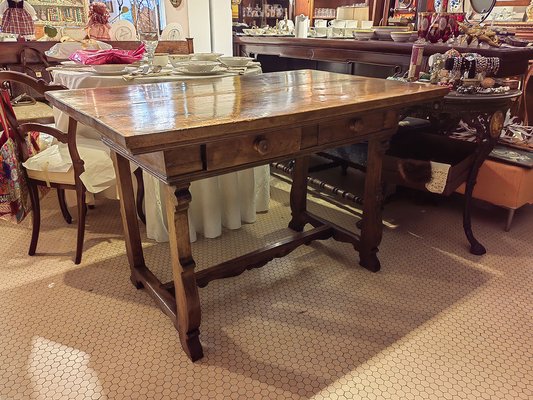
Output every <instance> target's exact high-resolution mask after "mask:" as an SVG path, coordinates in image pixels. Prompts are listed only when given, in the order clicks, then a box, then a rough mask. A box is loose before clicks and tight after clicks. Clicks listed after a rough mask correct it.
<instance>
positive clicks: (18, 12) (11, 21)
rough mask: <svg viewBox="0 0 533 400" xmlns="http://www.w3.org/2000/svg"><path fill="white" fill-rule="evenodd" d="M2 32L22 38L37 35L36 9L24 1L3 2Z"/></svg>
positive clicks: (0, 7) (0, 14) (0, 10)
mask: <svg viewBox="0 0 533 400" xmlns="http://www.w3.org/2000/svg"><path fill="white" fill-rule="evenodd" d="M0 16H2V25H1V27H2V32H5V33H15V34H18V35H21V36H31V35H35V26H34V25H33V20H34V19H37V16H36V12H35V9H34V8H33V7H32V5H31V4H30V3H28V2H27V1H24V0H3V1H2V2H1V3H0Z"/></svg>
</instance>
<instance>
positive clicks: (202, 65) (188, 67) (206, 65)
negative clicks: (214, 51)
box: [179, 61, 220, 73]
mask: <svg viewBox="0 0 533 400" xmlns="http://www.w3.org/2000/svg"><path fill="white" fill-rule="evenodd" d="M219 65H220V63H219V62H217V61H189V62H185V63H182V64H180V66H179V67H180V68H181V69H183V70H185V71H187V72H192V73H202V72H211V71H212V70H214V69H215V67H218V66H219Z"/></svg>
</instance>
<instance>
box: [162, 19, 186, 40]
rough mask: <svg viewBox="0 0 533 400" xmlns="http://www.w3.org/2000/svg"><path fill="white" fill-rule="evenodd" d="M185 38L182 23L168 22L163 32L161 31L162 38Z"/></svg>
mask: <svg viewBox="0 0 533 400" xmlns="http://www.w3.org/2000/svg"><path fill="white" fill-rule="evenodd" d="M182 39H184V35H183V27H182V26H181V24H178V23H176V22H173V23H171V24H167V26H165V29H163V32H161V40H182Z"/></svg>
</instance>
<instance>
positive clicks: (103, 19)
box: [87, 3, 111, 40]
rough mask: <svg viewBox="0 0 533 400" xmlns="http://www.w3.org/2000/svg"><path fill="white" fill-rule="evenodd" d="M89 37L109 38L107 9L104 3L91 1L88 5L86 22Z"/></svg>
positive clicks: (109, 27)
mask: <svg viewBox="0 0 533 400" xmlns="http://www.w3.org/2000/svg"><path fill="white" fill-rule="evenodd" d="M87 29H88V31H89V38H91V39H97V40H110V39H111V38H110V36H109V29H111V25H109V11H108V10H107V7H106V5H105V4H104V3H92V4H91V5H90V6H89V21H88V22H87Z"/></svg>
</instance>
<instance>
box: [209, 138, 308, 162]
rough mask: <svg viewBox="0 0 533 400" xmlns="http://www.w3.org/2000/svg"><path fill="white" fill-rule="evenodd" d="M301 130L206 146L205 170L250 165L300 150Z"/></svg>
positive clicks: (225, 141) (237, 139) (230, 140)
mask: <svg viewBox="0 0 533 400" xmlns="http://www.w3.org/2000/svg"><path fill="white" fill-rule="evenodd" d="M301 136H302V135H301V129H300V128H297V129H290V130H283V131H276V132H267V133H264V134H256V135H250V136H243V137H239V138H234V139H228V140H223V141H220V142H214V143H208V144H207V145H206V161H207V170H211V171H212V170H215V169H220V168H227V167H232V166H234V165H239V164H246V163H252V162H256V161H261V160H268V159H270V158H274V157H279V156H283V155H290V154H292V153H294V152H297V151H298V150H300V142H301Z"/></svg>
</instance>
